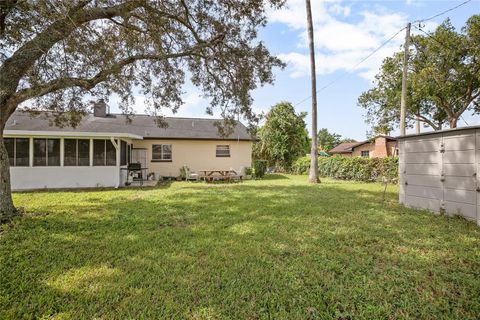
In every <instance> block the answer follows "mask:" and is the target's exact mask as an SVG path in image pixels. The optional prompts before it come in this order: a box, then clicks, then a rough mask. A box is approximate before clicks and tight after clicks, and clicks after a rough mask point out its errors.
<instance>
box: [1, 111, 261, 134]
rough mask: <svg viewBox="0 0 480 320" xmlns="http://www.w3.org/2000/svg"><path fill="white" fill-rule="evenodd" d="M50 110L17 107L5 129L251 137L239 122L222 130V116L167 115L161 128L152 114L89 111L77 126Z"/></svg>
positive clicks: (7, 131) (9, 131)
mask: <svg viewBox="0 0 480 320" xmlns="http://www.w3.org/2000/svg"><path fill="white" fill-rule="evenodd" d="M51 115H52V114H51V113H49V112H41V113H40V114H39V115H35V116H32V115H31V114H30V113H28V112H24V111H16V112H15V113H14V114H13V115H12V116H11V117H10V119H9V120H8V121H7V124H6V127H5V130H6V133H7V134H8V133H11V134H15V131H17V132H20V131H34V132H39V133H40V132H58V133H79V134H81V133H98V134H105V133H125V134H130V135H134V136H140V137H143V138H144V139H155V138H156V139H192V140H195V139H198V140H252V136H251V135H250V134H249V133H248V131H247V128H246V127H245V126H244V125H243V124H242V123H241V122H239V121H238V122H237V123H236V125H235V127H234V128H233V133H232V134H230V135H229V136H227V137H223V136H221V135H220V134H219V132H218V128H217V127H216V126H215V123H216V122H219V121H220V122H221V121H222V119H202V118H178V117H167V118H165V121H166V123H167V125H168V126H167V127H166V128H160V127H159V126H158V125H157V124H156V123H155V117H153V116H149V115H134V116H131V117H130V119H131V122H129V121H128V119H127V116H126V115H122V114H110V115H108V116H107V117H105V118H103V117H95V116H93V114H88V115H86V116H85V117H84V118H83V119H82V120H81V121H80V123H79V125H78V126H77V127H76V128H72V127H70V126H66V127H63V128H60V127H56V126H52V125H50V121H49V116H50V119H51Z"/></svg>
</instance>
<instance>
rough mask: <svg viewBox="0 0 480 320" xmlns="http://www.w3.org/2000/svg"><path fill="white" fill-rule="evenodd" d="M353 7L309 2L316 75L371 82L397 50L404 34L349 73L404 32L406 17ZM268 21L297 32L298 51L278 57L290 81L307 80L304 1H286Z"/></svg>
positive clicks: (334, 2) (335, 0)
mask: <svg viewBox="0 0 480 320" xmlns="http://www.w3.org/2000/svg"><path fill="white" fill-rule="evenodd" d="M354 5H355V4H352V5H344V4H343V1H342V0H332V1H313V2H312V14H313V20H314V34H315V50H316V62H317V73H318V74H330V73H333V72H335V71H354V72H357V73H358V74H359V75H360V76H361V77H363V78H365V79H367V80H371V79H373V77H374V75H375V74H376V73H377V72H378V70H379V68H380V66H381V63H382V61H383V59H384V58H385V57H386V56H389V55H392V54H393V53H394V52H395V51H398V50H399V49H400V45H401V44H402V43H403V39H404V34H403V33H400V34H399V35H397V36H396V37H395V38H394V39H393V40H392V41H390V42H389V43H388V44H387V45H385V46H384V47H382V48H381V49H380V50H379V51H378V52H377V53H376V54H375V55H374V56H372V57H370V58H369V59H368V60H367V61H365V62H364V63H362V64H361V66H360V67H358V68H356V69H355V70H352V68H353V67H354V66H355V65H356V64H357V63H359V62H360V61H361V60H362V59H363V58H365V57H366V56H367V55H369V54H370V53H371V52H372V51H373V50H375V49H376V48H378V47H379V46H380V45H381V44H383V43H384V42H385V41H387V40H388V39H389V38H390V37H392V36H393V35H394V34H395V33H396V32H397V31H398V30H400V29H401V28H403V27H404V26H405V25H406V23H407V20H408V17H407V16H406V15H405V14H401V13H394V12H390V11H387V10H386V9H384V8H383V7H379V6H375V7H373V8H372V9H369V10H362V11H360V12H357V13H356V14H352V12H354V10H352V6H354ZM269 19H270V21H271V22H276V23H284V24H286V25H288V26H289V27H290V28H292V29H294V30H298V31H299V40H298V43H297V47H298V50H295V51H293V52H284V53H282V54H280V55H279V57H280V58H281V59H283V60H284V61H285V62H287V63H288V65H289V66H288V69H287V70H288V71H289V72H290V76H291V77H293V78H299V77H302V76H307V75H308V74H309V70H310V64H309V56H308V47H307V44H308V42H307V32H306V21H305V20H306V14H305V4H304V1H303V0H289V1H287V8H286V9H283V10H280V11H273V12H271V13H270V15H269ZM435 26H436V25H435V24H431V25H429V26H426V27H425V29H426V30H431V29H433V28H434V27H435ZM412 31H413V30H412Z"/></svg>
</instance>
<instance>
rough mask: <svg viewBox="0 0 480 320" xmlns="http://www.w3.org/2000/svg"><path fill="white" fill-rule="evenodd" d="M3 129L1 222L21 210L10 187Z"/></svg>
mask: <svg viewBox="0 0 480 320" xmlns="http://www.w3.org/2000/svg"><path fill="white" fill-rule="evenodd" d="M2 132H3V129H1V131H0V223H4V222H9V221H10V220H12V218H13V217H15V216H18V215H19V212H18V211H17V209H15V207H14V205H13V200H12V191H11V188H10V164H9V161H8V154H7V148H5V144H4V143H3V133H2Z"/></svg>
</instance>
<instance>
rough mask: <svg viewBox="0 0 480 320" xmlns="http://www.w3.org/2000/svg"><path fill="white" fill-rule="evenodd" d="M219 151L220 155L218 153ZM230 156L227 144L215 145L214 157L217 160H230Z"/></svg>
mask: <svg viewBox="0 0 480 320" xmlns="http://www.w3.org/2000/svg"><path fill="white" fill-rule="evenodd" d="M219 151H220V153H218V152H219ZM225 151H226V152H225ZM223 152H224V153H223ZM230 155H231V153H230V145H229V144H217V146H216V147H215V156H216V157H217V158H230Z"/></svg>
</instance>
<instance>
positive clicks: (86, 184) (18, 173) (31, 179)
mask: <svg viewBox="0 0 480 320" xmlns="http://www.w3.org/2000/svg"><path fill="white" fill-rule="evenodd" d="M7 137H8V138H10V137H11V138H14V137H23V138H25V136H19V135H15V136H13V135H9V136H7ZM28 138H29V139H30V152H29V153H30V166H28V167H10V178H11V179H10V180H11V186H12V190H13V191H19V190H35V189H55V188H95V187H118V186H120V185H123V184H124V182H125V179H126V171H121V170H120V168H121V166H120V148H118V149H117V150H116V158H117V159H116V160H117V166H93V140H95V139H94V138H89V137H82V136H68V138H72V139H90V166H79V167H77V166H64V165H63V162H64V140H65V138H66V137H60V136H41V135H38V136H35V137H28ZM34 138H55V139H60V140H61V141H60V166H52V167H43V166H33V139H34ZM99 139H102V140H105V139H107V140H109V139H108V138H107V137H102V138H99ZM121 140H124V141H127V142H128V143H131V139H121ZM118 141H119V140H118V139H115V142H116V143H118Z"/></svg>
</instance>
